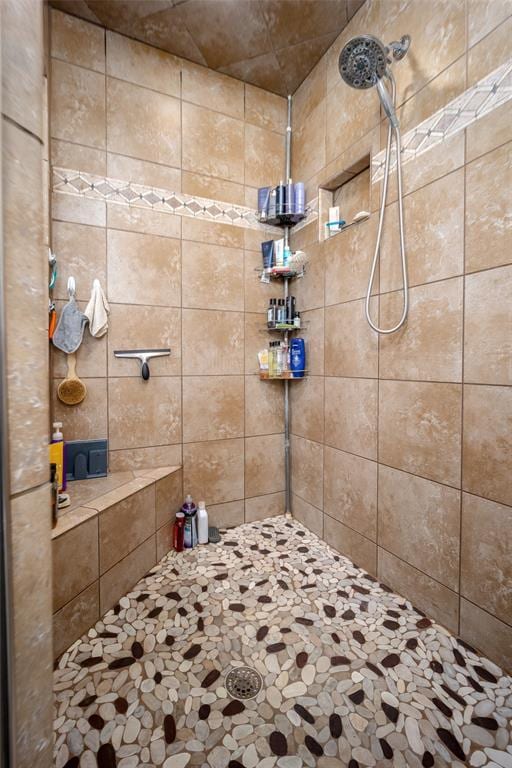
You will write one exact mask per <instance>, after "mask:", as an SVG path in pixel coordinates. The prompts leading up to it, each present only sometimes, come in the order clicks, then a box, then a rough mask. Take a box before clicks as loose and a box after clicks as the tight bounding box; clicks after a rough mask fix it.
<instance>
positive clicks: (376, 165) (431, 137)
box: [372, 60, 512, 182]
mask: <svg viewBox="0 0 512 768" xmlns="http://www.w3.org/2000/svg"><path fill="white" fill-rule="evenodd" d="M511 98H512V60H510V61H508V62H506V63H505V64H502V65H501V67H498V69H495V70H494V72H491V74H490V75H488V76H487V77H484V78H483V80H480V81H479V82H478V83H476V85H474V86H472V87H471V88H468V90H467V91H465V92H464V93H463V94H461V95H460V96H457V98H456V99H453V101H450V102H449V103H448V104H447V105H446V106H444V107H442V108H441V109H439V110H438V111H437V112H435V113H434V114H433V115H431V117H429V118H427V119H426V120H424V121H423V122H422V123H420V124H419V125H417V126H416V127H415V128H412V129H411V130H410V131H408V132H407V133H406V134H405V135H404V136H403V137H402V153H401V154H402V164H405V163H407V162H409V161H410V160H414V158H416V157H418V156H419V155H422V154H424V153H425V152H428V151H429V150H430V149H432V148H433V147H435V146H437V145H438V144H440V143H441V142H443V141H446V140H447V139H449V138H450V137H451V136H453V135H454V134H455V133H458V132H459V131H462V130H463V129H464V128H467V127H468V125H471V123H474V122H475V121H476V120H479V119H480V118H481V117H484V115H487V114H489V112H492V111H493V110H494V109H496V108H497V107H499V106H501V105H502V104H504V103H505V102H506V101H508V100H509V99H511ZM385 156H386V152H385V150H382V152H379V153H378V154H377V155H375V157H374V158H373V160H372V181H373V182H377V181H380V180H381V179H382V178H383V176H384V162H385ZM395 166H396V152H395V151H394V150H393V152H392V155H391V164H390V167H391V169H393V168H394V167H395Z"/></svg>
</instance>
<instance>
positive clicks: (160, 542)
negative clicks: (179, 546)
mask: <svg viewBox="0 0 512 768" xmlns="http://www.w3.org/2000/svg"><path fill="white" fill-rule="evenodd" d="M170 552H172V553H173V552H174V523H166V524H165V525H163V526H162V527H161V528H159V529H158V530H157V532H156V559H157V562H160V560H161V559H162V558H163V557H165V556H166V555H167V554H169V553H170Z"/></svg>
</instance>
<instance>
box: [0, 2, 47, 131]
mask: <svg viewBox="0 0 512 768" xmlns="http://www.w3.org/2000/svg"><path fill="white" fill-rule="evenodd" d="M21 30H23V34H20V31H21ZM42 77H43V8H42V6H39V7H37V8H34V4H33V3H31V2H30V0H5V2H3V3H2V113H3V114H4V115H5V116H6V117H8V118H9V119H10V120H12V121H13V122H14V123H17V124H18V125H20V126H21V127H22V128H25V129H26V130H27V131H30V132H31V133H32V134H34V135H35V136H37V137H38V138H41V137H42V135H43V125H42V98H41V81H42Z"/></svg>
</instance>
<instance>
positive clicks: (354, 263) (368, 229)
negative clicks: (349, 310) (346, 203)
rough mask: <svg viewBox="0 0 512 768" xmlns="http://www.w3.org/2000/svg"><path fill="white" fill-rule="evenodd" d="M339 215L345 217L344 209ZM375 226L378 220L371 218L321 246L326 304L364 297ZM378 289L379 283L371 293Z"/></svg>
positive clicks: (373, 243) (376, 283) (373, 245)
mask: <svg viewBox="0 0 512 768" xmlns="http://www.w3.org/2000/svg"><path fill="white" fill-rule="evenodd" d="M357 210H358V211H360V210H363V208H361V207H359V208H358V209H357ZM366 210H367V207H366ZM340 215H341V216H343V217H344V216H345V213H344V210H343V206H342V207H341V211H340ZM376 225H377V218H376V216H372V217H371V218H370V219H368V220H367V221H363V222H362V223H361V224H357V225H356V226H354V227H350V229H347V231H346V232H340V233H339V234H338V235H335V236H334V237H331V238H329V240H327V241H326V242H325V243H324V246H323V250H324V258H325V303H326V304H339V303H340V302H343V301H351V300H353V299H360V298H361V297H362V296H366V291H367V288H368V278H369V275H370V268H371V260H372V256H373V249H374V247H375V238H376V231H377V230H376ZM377 287H378V280H377V281H376V282H375V288H374V291H373V292H374V293H375V292H376V288H377Z"/></svg>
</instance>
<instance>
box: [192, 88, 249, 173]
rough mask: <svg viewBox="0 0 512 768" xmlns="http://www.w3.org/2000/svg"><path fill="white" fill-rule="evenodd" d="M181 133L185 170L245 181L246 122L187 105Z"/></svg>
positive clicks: (193, 105)
mask: <svg viewBox="0 0 512 768" xmlns="http://www.w3.org/2000/svg"><path fill="white" fill-rule="evenodd" d="M182 130H183V154H182V168H183V170H186V171H194V173H201V174H205V175H207V176H219V177H220V178H221V179H228V180H229V181H236V182H240V181H241V180H243V178H244V124H243V122H241V121H240V120H235V119H234V118H232V117H229V116H228V115H222V114H220V113H219V112H212V111H211V110H209V109H204V108H203V107H198V106H196V105H195V104H188V103H186V102H184V103H183V118H182Z"/></svg>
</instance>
